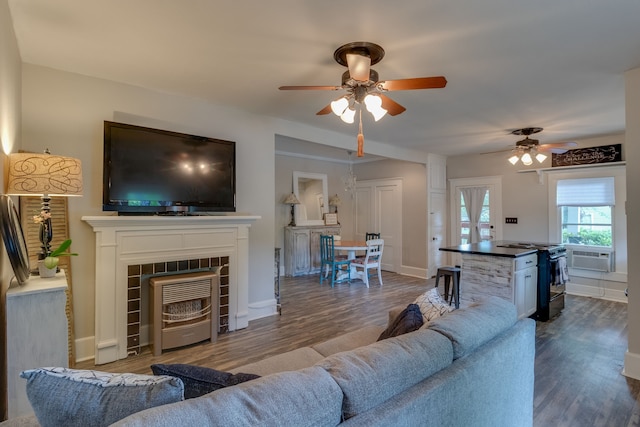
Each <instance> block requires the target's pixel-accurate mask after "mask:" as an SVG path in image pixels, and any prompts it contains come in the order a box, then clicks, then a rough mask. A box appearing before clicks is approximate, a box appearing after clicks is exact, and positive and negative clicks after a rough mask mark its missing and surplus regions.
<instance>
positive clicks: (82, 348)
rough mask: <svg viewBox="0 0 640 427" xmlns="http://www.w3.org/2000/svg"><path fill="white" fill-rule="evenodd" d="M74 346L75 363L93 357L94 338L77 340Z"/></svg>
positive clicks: (94, 348)
mask: <svg viewBox="0 0 640 427" xmlns="http://www.w3.org/2000/svg"><path fill="white" fill-rule="evenodd" d="M75 345H76V362H84V361H85V360H89V359H93V358H94V357H95V350H96V346H95V337H93V336H91V337H85V338H78V339H77V340H76V342H75Z"/></svg>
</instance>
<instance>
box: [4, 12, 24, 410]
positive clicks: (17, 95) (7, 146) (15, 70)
mask: <svg viewBox="0 0 640 427" xmlns="http://www.w3.org/2000/svg"><path fill="white" fill-rule="evenodd" d="M21 66H22V64H21V61H20V53H19V52H18V44H17V41H16V36H15V34H14V32H13V23H12V22H11V14H10V13H9V5H8V3H7V0H0V143H1V144H2V154H0V185H1V186H2V187H1V188H2V190H3V192H4V185H5V182H4V176H5V170H4V163H5V162H4V160H5V156H4V155H5V154H9V153H11V152H13V151H15V150H16V149H18V148H19V147H20V121H21V116H22V109H21V104H22V99H21V92H20V89H21V87H22V77H21ZM0 246H2V249H1V250H0V325H1V327H0V343H2V349H3V350H2V351H0V371H1V372H3V374H2V375H0V420H4V419H6V417H7V394H6V390H7V379H6V375H4V372H6V359H5V351H4V346H5V325H6V324H5V311H4V308H5V292H6V290H7V288H8V287H9V284H10V281H11V279H12V278H13V270H12V269H11V264H10V263H9V261H8V258H7V254H6V251H5V249H4V244H0Z"/></svg>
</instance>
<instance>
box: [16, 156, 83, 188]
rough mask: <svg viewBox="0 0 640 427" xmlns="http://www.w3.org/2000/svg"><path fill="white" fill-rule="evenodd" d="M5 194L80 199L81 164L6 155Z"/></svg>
mask: <svg viewBox="0 0 640 427" xmlns="http://www.w3.org/2000/svg"><path fill="white" fill-rule="evenodd" d="M8 175H9V176H8V181H7V194H12V195H23V196H24V195H30V196H82V165H81V162H80V160H78V159H75V158H73V157H65V156H56V155H53V154H36V153H13V154H9V174H8Z"/></svg>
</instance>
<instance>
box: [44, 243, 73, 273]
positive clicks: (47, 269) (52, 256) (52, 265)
mask: <svg viewBox="0 0 640 427" xmlns="http://www.w3.org/2000/svg"><path fill="white" fill-rule="evenodd" d="M69 246H71V239H67V240H65V241H64V242H62V243H61V244H60V246H58V248H57V249H55V250H53V251H51V253H49V255H47V256H46V257H45V258H44V260H42V263H41V265H42V267H44V271H43V269H42V268H41V269H40V276H41V277H53V276H54V275H55V274H56V270H57V268H58V262H59V261H60V257H62V256H78V254H76V253H72V252H67V249H69ZM43 273H44V274H43Z"/></svg>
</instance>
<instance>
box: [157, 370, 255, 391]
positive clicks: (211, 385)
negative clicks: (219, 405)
mask: <svg viewBox="0 0 640 427" xmlns="http://www.w3.org/2000/svg"><path fill="white" fill-rule="evenodd" d="M151 370H152V371H153V373H154V374H155V375H171V376H172V377H176V378H180V380H182V382H183V383H184V398H185V399H191V398H194V397H199V396H202V395H203V394H207V393H211V392H212V391H215V390H218V389H220V388H224V387H229V386H233V385H236V384H240V383H243V382H245V381H249V380H254V379H256V378H260V375H255V374H243V373H237V374H232V373H230V372H223V371H218V370H216V369H211V368H205V367H204V366H195V365H184V364H174V365H161V364H156V365H151Z"/></svg>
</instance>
